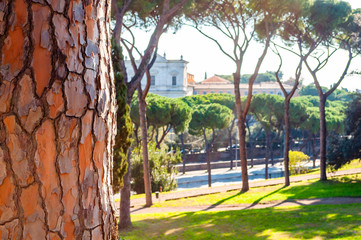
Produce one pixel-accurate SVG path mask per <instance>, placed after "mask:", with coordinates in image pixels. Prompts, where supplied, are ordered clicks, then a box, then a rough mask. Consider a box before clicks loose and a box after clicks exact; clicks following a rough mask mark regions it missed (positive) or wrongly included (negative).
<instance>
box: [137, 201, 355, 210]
mask: <svg viewBox="0 0 361 240" xmlns="http://www.w3.org/2000/svg"><path fill="white" fill-rule="evenodd" d="M351 203H361V198H360V197H355V198H352V197H340V198H314V199H299V200H297V199H296V200H295V199H293V200H285V201H273V202H267V203H251V204H224V205H222V204H221V205H216V204H214V205H208V206H181V207H161V208H160V207H151V208H146V207H137V208H134V209H132V210H131V214H145V213H159V212H198V211H231V210H244V209H261V208H270V207H291V206H306V205H320V204H351Z"/></svg>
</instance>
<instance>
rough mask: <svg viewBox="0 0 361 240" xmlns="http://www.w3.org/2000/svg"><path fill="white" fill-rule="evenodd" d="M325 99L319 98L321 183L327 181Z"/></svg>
mask: <svg viewBox="0 0 361 240" xmlns="http://www.w3.org/2000/svg"><path fill="white" fill-rule="evenodd" d="M325 107H326V98H325V97H324V96H320V170H321V176H320V180H321V181H326V180H327V175H326V138H327V129H326V112H325Z"/></svg>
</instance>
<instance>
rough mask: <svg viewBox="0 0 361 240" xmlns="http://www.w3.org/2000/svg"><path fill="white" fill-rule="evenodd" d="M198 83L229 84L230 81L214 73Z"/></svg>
mask: <svg viewBox="0 0 361 240" xmlns="http://www.w3.org/2000/svg"><path fill="white" fill-rule="evenodd" d="M200 83H201V84H230V83H232V82H231V81H228V80H226V79H224V78H221V77H218V76H216V75H214V76H213V77H210V78H207V79H205V80H203V81H202V82H200Z"/></svg>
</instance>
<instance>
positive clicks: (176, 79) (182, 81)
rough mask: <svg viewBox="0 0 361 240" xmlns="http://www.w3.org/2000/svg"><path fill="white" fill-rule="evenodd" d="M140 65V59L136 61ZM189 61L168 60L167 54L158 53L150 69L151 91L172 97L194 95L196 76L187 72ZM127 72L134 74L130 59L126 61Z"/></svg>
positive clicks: (181, 59)
mask: <svg viewBox="0 0 361 240" xmlns="http://www.w3.org/2000/svg"><path fill="white" fill-rule="evenodd" d="M136 63H137V64H138V65H139V63H140V60H137V62H136ZM187 64H188V62H187V61H185V60H183V57H182V56H181V58H180V59H179V60H167V59H166V58H165V55H164V56H163V57H162V56H160V55H157V59H156V61H155V62H154V64H153V67H152V68H151V69H150V75H151V85H150V89H149V92H151V93H154V94H158V95H161V96H165V97H170V98H178V97H184V96H189V95H193V85H194V84H195V81H194V76H193V75H191V74H188V73H187ZM125 67H126V68H127V74H128V76H129V77H130V78H131V77H133V76H134V71H133V68H132V67H131V63H130V61H129V60H126V61H125ZM141 83H142V88H143V89H144V87H145V85H146V76H144V77H143V79H142V82H141Z"/></svg>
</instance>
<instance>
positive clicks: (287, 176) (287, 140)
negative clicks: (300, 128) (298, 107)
mask: <svg viewBox="0 0 361 240" xmlns="http://www.w3.org/2000/svg"><path fill="white" fill-rule="evenodd" d="M284 119H285V143H284V148H285V149H284V153H283V155H284V160H283V163H284V170H285V186H289V185H290V167H289V164H290V158H289V155H288V152H289V151H290V139H291V137H290V135H291V126H290V102H289V101H287V100H285V112H284Z"/></svg>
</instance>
